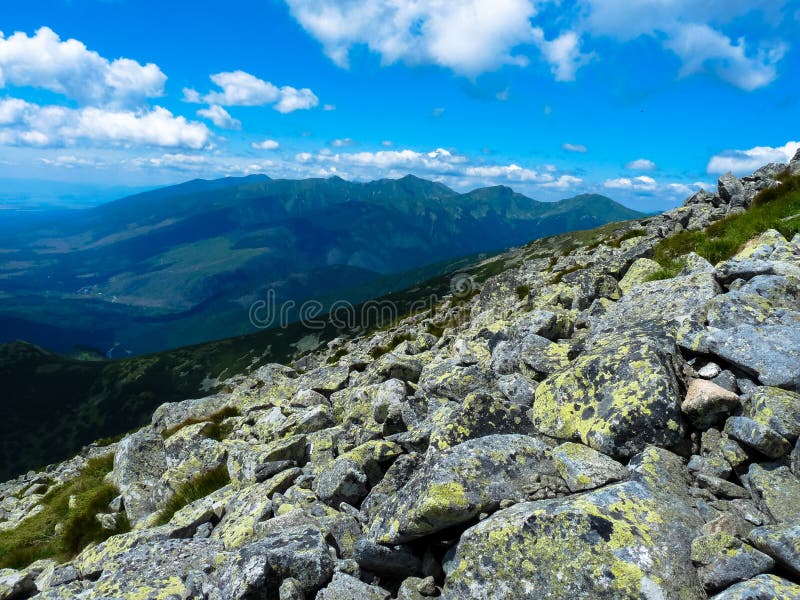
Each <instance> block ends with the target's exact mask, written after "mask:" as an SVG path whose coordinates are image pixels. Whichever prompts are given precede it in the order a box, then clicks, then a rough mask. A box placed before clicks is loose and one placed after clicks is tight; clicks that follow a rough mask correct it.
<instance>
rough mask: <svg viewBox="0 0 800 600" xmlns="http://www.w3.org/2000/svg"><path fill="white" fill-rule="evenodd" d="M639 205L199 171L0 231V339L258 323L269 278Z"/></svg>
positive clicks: (419, 256) (540, 231) (376, 264)
mask: <svg viewBox="0 0 800 600" xmlns="http://www.w3.org/2000/svg"><path fill="white" fill-rule="evenodd" d="M640 216H641V215H640V214H639V213H637V212H635V211H632V210H630V209H627V208H625V207H623V206H621V205H619V204H617V203H615V202H613V201H612V200H610V199H608V198H605V197H603V196H579V197H577V198H573V199H570V200H565V201H561V202H555V203H545V202H537V201H535V200H533V199H531V198H527V197H526V196H523V195H521V194H518V193H515V192H513V190H511V189H510V188H507V187H502V186H498V187H492V188H484V189H480V190H475V191H473V192H469V193H467V194H458V193H456V192H455V191H453V190H451V189H449V188H447V187H446V186H444V185H442V184H440V183H435V182H431V181H426V180H423V179H419V178H417V177H413V176H407V177H404V178H402V179H397V180H379V181H373V182H370V183H353V182H348V181H345V180H343V179H340V178H337V177H334V178H330V179H307V180H300V181H295V180H273V179H270V178H268V177H266V176H251V177H245V178H226V179H221V180H216V181H203V180H195V181H190V182H187V183H184V184H181V185H178V186H173V187H169V188H164V189H159V190H154V191H151V192H146V193H142V194H137V195H135V196H130V197H127V198H123V199H121V200H117V201H114V202H110V203H108V204H104V205H102V206H99V207H96V208H93V209H89V210H84V211H74V212H71V213H68V215H65V216H64V217H63V218H61V219H60V220H59V221H58V222H54V223H49V224H46V225H42V224H39V225H37V226H35V227H33V228H31V229H28V230H25V231H22V232H17V233H14V234H11V233H8V232H6V233H2V232H0V282H1V283H2V290H3V293H2V294H0V325H2V328H0V332H2V333H0V335H1V336H2V337H0V341H9V340H12V339H15V338H23V339H27V340H30V341H32V342H35V343H37V344H39V345H41V346H44V347H47V348H50V349H54V350H59V351H67V350H69V349H70V348H71V347H72V346H74V345H78V344H82V345H90V346H93V347H96V348H98V349H100V350H102V351H103V352H108V353H110V354H111V356H115V357H116V356H125V355H126V354H128V353H133V354H140V353H144V352H151V351H158V350H163V349H166V348H170V347H180V346H184V345H188V344H193V343H200V342H203V341H207V340H211V339H219V338H223V337H227V336H231V335H237V334H244V333H248V332H252V331H254V328H253V326H252V325H251V323H250V321H249V319H248V308H249V306H250V305H251V304H252V303H253V302H254V301H256V300H258V299H262V298H264V297H265V296H266V295H267V294H268V293H269V291H270V290H272V291H274V292H275V293H276V295H277V297H276V301H277V302H288V301H294V302H298V303H299V302H302V301H305V300H307V299H309V298H326V299H328V300H329V301H333V300H336V299H339V300H347V301H350V302H360V301H364V300H366V299H368V298H370V297H371V295H370V294H369V290H370V289H372V288H374V287H375V284H376V283H377V282H378V281H383V282H384V283H385V282H386V281H387V279H386V278H387V277H391V276H393V275H396V274H399V273H403V272H411V271H414V270H415V269H418V268H420V267H422V266H424V265H429V264H434V263H439V262H441V261H447V260H450V259H454V258H457V257H460V256H466V255H471V254H476V253H480V252H489V251H498V250H501V249H503V248H507V247H509V246H513V245H517V244H520V243H524V242H526V241H528V240H530V239H533V238H537V237H542V236H546V235H552V234H555V233H560V232H563V231H568V230H572V229H581V228H591V227H596V226H598V225H602V224H604V223H607V222H611V221H619V220H624V219H631V218H637V217H640ZM400 279H402V278H400ZM405 283H406V281H405V280H403V281H402V283H401V284H398V285H397V286H395V287H392V288H390V289H389V290H387V291H391V289H400V288H401V287H402V285H405ZM295 316H296V315H295Z"/></svg>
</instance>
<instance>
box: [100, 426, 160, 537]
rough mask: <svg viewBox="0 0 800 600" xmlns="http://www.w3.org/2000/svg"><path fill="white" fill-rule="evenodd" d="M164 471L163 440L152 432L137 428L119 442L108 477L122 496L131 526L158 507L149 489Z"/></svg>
mask: <svg viewBox="0 0 800 600" xmlns="http://www.w3.org/2000/svg"><path fill="white" fill-rule="evenodd" d="M166 470H167V454H166V449H165V447H164V440H163V439H162V438H161V436H160V435H159V434H157V433H155V432H154V431H152V430H150V429H148V428H145V429H140V430H139V431H137V432H136V433H133V434H131V435H128V436H126V437H125V438H124V439H123V440H122V441H121V442H120V443H119V446H118V447H117V452H116V454H115V455H114V470H113V471H112V479H113V481H114V485H116V486H117V488H118V489H119V491H120V493H121V495H122V498H123V500H124V504H125V512H126V513H127V515H128V520H129V521H130V522H131V525H136V524H137V523H139V522H140V521H142V520H143V519H145V518H146V517H147V516H148V515H150V514H151V513H153V512H154V511H155V510H156V509H157V508H158V506H157V504H156V502H155V501H154V499H153V492H154V490H155V489H156V487H157V485H158V483H159V480H160V479H161V476H162V475H163V474H164V472H165V471H166Z"/></svg>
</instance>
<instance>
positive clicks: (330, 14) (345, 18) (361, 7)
mask: <svg viewBox="0 0 800 600" xmlns="http://www.w3.org/2000/svg"><path fill="white" fill-rule="evenodd" d="M286 2H287V4H288V5H289V8H290V10H291V13H292V15H293V16H294V17H295V18H296V19H297V21H298V22H299V23H300V25H301V26H302V27H303V28H304V29H305V30H306V31H307V32H308V33H309V34H311V35H312V36H313V37H315V38H316V39H317V40H319V41H320V42H321V43H322V46H323V48H324V50H325V53H326V54H327V55H328V56H329V57H330V58H331V59H332V60H333V61H334V62H335V63H336V64H338V65H339V66H342V67H347V66H348V62H349V55H350V50H351V49H352V48H353V47H354V46H359V45H362V46H366V47H367V48H369V49H370V50H371V51H372V52H374V53H376V54H379V55H380V56H381V60H382V61H383V63H384V64H393V63H397V62H404V63H406V64H412V65H417V64H433V65H439V66H441V67H444V68H447V69H450V70H452V71H454V72H456V73H459V74H461V75H467V76H475V75H479V74H480V73H484V72H486V71H491V70H494V69H496V68H498V67H500V66H502V65H517V66H526V65H527V64H528V62H529V58H528V57H527V56H526V55H524V54H522V53H521V52H520V51H519V49H520V48H521V47H523V46H533V47H536V48H538V50H539V51H540V53H541V55H542V57H543V58H544V59H545V60H546V61H547V62H548V63H550V64H551V66H552V70H553V73H554V75H555V76H556V79H559V80H565V81H566V80H571V79H573V78H574V76H575V70H576V69H577V68H578V67H580V66H581V65H582V64H585V62H586V60H587V59H588V56H585V55H583V54H581V52H580V49H579V48H580V40H579V38H578V36H577V34H575V33H572V32H567V33H564V34H562V35H560V36H558V37H556V38H554V39H552V40H546V39H545V36H544V32H543V31H542V29H541V28H539V27H534V26H533V24H532V22H531V20H532V19H533V18H534V17H535V16H536V14H537V5H538V4H539V3H540V2H539V1H538V0H492V1H487V0H431V1H429V2H417V1H398V0H366V1H362V2H351V1H349V0H286Z"/></svg>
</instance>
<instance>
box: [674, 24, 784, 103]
mask: <svg viewBox="0 0 800 600" xmlns="http://www.w3.org/2000/svg"><path fill="white" fill-rule="evenodd" d="M665 46H666V47H667V48H669V49H670V50H672V51H673V52H674V53H675V54H677V55H678V57H679V58H680V59H681V60H682V61H683V66H682V67H681V70H680V76H681V77H688V76H689V75H694V74H696V73H706V72H711V73H714V74H715V75H717V77H719V78H720V79H722V80H723V81H727V82H728V83H730V84H732V85H735V86H736V87H738V88H741V89H743V90H746V91H752V90H755V89H758V88H760V87H764V86H765V85H768V84H770V83H772V81H774V80H775V78H776V77H777V69H776V65H777V63H778V62H779V61H780V60H781V58H783V55H784V54H785V52H786V46H785V45H784V44H777V45H773V46H771V47H768V48H762V49H760V50H759V51H758V52H757V53H756V55H755V56H748V55H747V53H746V45H745V41H744V38H740V39H739V40H738V41H737V42H736V43H734V42H732V41H731V39H730V38H729V37H727V36H725V35H723V34H722V33H720V32H718V31H716V30H715V29H712V28H711V27H709V26H708V25H697V24H690V25H683V26H681V27H679V28H678V29H677V30H676V31H675V33H674V34H673V35H672V37H671V38H670V39H669V40H667V41H666V42H665Z"/></svg>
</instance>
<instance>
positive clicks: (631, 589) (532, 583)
mask: <svg viewBox="0 0 800 600" xmlns="http://www.w3.org/2000/svg"><path fill="white" fill-rule="evenodd" d="M637 463H638V468H639V469H640V473H639V475H638V478H637V479H636V480H631V481H627V482H624V483H618V484H613V485H609V486H606V487H604V488H601V489H599V490H594V491H591V492H587V493H585V494H580V495H574V496H569V497H567V498H562V499H558V500H543V501H537V502H526V503H522V504H517V505H516V506H513V507H511V508H509V509H506V510H503V511H500V512H497V513H495V514H494V515H492V516H490V517H489V518H488V519H486V520H484V521H482V522H481V523H479V524H477V525H475V526H474V527H472V528H470V529H468V530H467V531H466V532H464V534H463V535H462V536H461V540H460V542H459V544H458V546H457V548H456V553H455V557H454V558H453V559H452V561H450V562H449V563H448V565H447V568H446V572H447V577H446V579H445V586H444V592H443V596H442V597H443V598H445V599H447V600H466V599H470V598H475V599H478V598H481V599H483V598H487V597H488V596H487V590H491V598H494V599H497V600H502V599H506V598H508V599H517V598H530V599H531V600H533V599H542V600H544V599H552V600H556V599H561V598H598V599H601V598H609V599H622V598H630V599H637V600H638V599H640V598H682V599H683V598H685V599H687V600H688V599H693V598H698V599H700V598H705V594H704V593H703V589H702V587H701V585H700V583H699V581H698V579H697V576H696V574H695V570H694V568H693V567H692V565H691V560H690V556H689V544H690V543H691V539H693V537H694V536H695V531H696V530H697V529H698V528H699V527H700V525H701V524H702V520H701V519H700V517H699V516H698V515H697V514H696V512H695V511H694V510H693V509H692V508H691V506H690V505H689V503H688V499H687V498H686V497H685V496H683V495H682V492H681V488H682V487H683V486H684V485H685V483H684V482H685V474H684V473H682V467H681V466H680V459H678V458H677V457H674V456H671V455H669V453H664V452H663V451H661V452H657V451H655V450H648V451H647V452H646V456H643V457H641V459H640V460H639V461H637Z"/></svg>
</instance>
